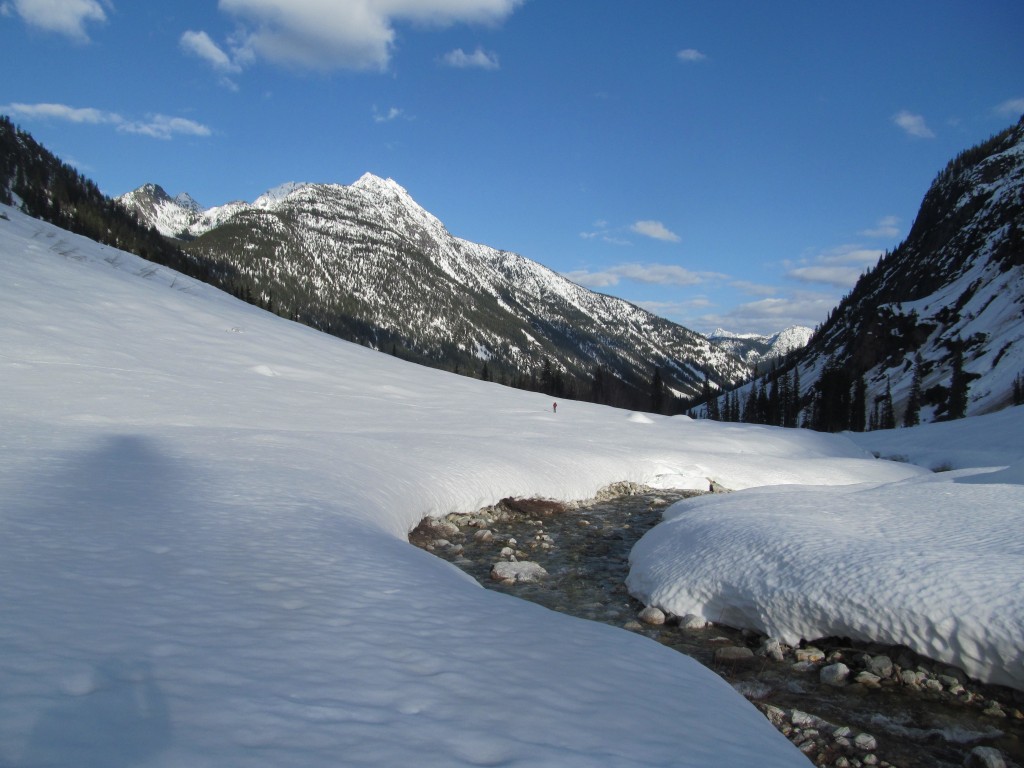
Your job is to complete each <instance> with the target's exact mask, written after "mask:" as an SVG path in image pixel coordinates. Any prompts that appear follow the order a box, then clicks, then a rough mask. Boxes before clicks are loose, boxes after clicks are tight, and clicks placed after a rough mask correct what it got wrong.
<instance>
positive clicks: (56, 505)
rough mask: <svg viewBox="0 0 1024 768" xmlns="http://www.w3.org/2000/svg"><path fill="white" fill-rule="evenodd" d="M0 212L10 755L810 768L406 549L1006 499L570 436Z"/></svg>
mask: <svg viewBox="0 0 1024 768" xmlns="http://www.w3.org/2000/svg"><path fill="white" fill-rule="evenodd" d="M4 211H5V213H6V214H7V216H8V219H7V220H3V219H0V259H2V264H3V272H4V280H2V281H0V394H2V397H0V424H2V427H3V429H2V431H0V499H2V500H3V503H2V505H0V690H2V691H3V692H4V695H3V696H2V697H0V745H2V746H0V764H14V765H19V766H41V765H48V764H67V763H75V764H79V765H117V764H121V765H129V764H131V765H151V766H171V765H182V764H188V765H192V766H214V765H217V766H220V765H225V764H230V765H245V766H250V765H251V766H262V765H267V766H272V765H273V766H279V765H282V764H301V765H304V766H320V765H323V766H336V765H338V764H339V763H341V764H345V765H352V766H383V765H396V764H403V763H408V764H417V765H439V766H440V765H446V766H447V765H496V764H503V765H531V766H534V765H541V766H543V765H552V766H554V765H558V766H576V765H578V766H592V765H622V766H629V765H638V766H639V765H647V766H650V765H674V766H678V765H682V766H687V765H691V766H705V765H716V766H748V765H752V764H757V765H762V766H784V765H785V766H791V765H792V766H796V765H805V764H806V761H805V758H804V757H803V756H802V755H801V754H800V753H799V752H798V751H797V750H796V749H795V748H794V747H792V746H791V745H790V744H789V743H788V742H787V741H786V740H785V739H784V738H783V737H782V736H781V735H780V734H778V733H777V732H776V731H775V730H774V729H773V728H772V727H771V726H770V725H769V724H768V723H767V721H766V720H765V719H764V718H763V717H762V716H761V715H760V713H758V712H757V711H756V710H755V709H754V708H753V707H751V706H750V705H749V704H748V703H747V702H746V701H744V700H743V699H742V698H741V697H740V696H739V695H738V694H736V693H735V692H734V691H733V690H732V689H731V688H730V687H729V686H728V685H726V684H725V683H724V682H722V681H721V680H720V679H719V678H717V676H715V675H714V674H713V673H711V672H709V671H707V670H705V669H704V668H703V667H701V666H700V665H698V664H696V663H695V662H693V661H692V660H690V659H689V658H687V657H684V656H681V655H679V654H677V653H675V652H674V651H671V650H668V649H665V648H663V647H661V646H660V645H658V644H656V643H652V642H650V641H648V640H646V639H645V638H642V637H639V636H635V635H632V634H630V633H627V632H623V631H619V630H616V629H613V628H609V627H605V626H600V625H593V624H590V623H588V622H583V621H579V620H576V619H573V618H570V617H566V616H561V615H558V614H554V613H551V612H549V611H546V610H544V609H541V608H539V607H537V606H534V605H531V604H528V603H523V602H521V601H518V600H514V599H510V598H507V597H505V596H503V595H500V594H496V593H492V592H487V591H485V590H483V589H480V588H479V587H478V586H477V585H476V584H475V583H474V582H472V581H471V580H470V579H468V577H466V576H464V575H463V574H462V573H461V572H459V571H457V570H456V569H454V568H453V567H451V566H450V565H448V564H446V563H443V562H441V561H440V560H437V559H435V558H432V557H431V556H429V555H427V554H426V553H424V552H421V551H419V550H417V549H415V548H414V547H412V546H411V545H409V544H408V543H407V542H406V541H405V536H406V533H407V532H408V530H410V529H411V528H412V527H413V526H414V525H416V523H418V522H419V520H420V519H421V518H422V517H423V516H425V515H428V514H431V515H441V514H444V513H447V512H451V511H467V510H472V509H476V508H478V507H480V506H483V505H485V504H489V503H493V502H495V501H497V500H498V499H500V498H502V497H504V496H509V495H520V496H531V495H537V496H547V497H551V498H557V499H564V500H567V499H581V498H587V497H590V496H592V495H593V494H594V493H595V492H596V491H597V490H598V489H599V488H601V487H602V486H604V485H607V484H608V483H611V482H614V481H618V480H632V481H636V482H641V483H647V484H650V485H653V486H656V487H669V486H674V487H695V488H706V487H707V484H708V482H709V478H710V479H714V480H715V481H717V482H719V483H721V484H722V485H724V486H726V487H729V488H733V489H742V488H750V489H752V490H749V491H745V492H743V493H736V494H732V495H730V496H727V497H718V498H716V499H709V500H708V501H707V503H708V504H709V505H714V506H715V508H716V515H717V516H718V517H720V518H721V520H722V523H723V526H724V527H723V528H722V529H721V530H722V535H721V536H720V537H719V538H721V539H724V540H726V541H727V542H729V541H732V539H733V538H734V536H733V534H732V533H731V531H733V530H734V527H731V524H730V523H729V516H730V515H731V514H732V512H730V511H729V510H730V507H729V505H730V504H737V505H739V504H740V502H741V501H742V500H743V499H745V498H750V499H760V498H762V497H763V498H777V499H779V500H782V499H785V501H786V503H785V505H775V506H774V507H769V506H768V505H758V506H761V507H762V508H763V509H766V510H769V512H766V514H768V513H770V514H779V513H780V512H782V511H785V512H786V513H787V514H790V515H792V516H794V517H796V516H799V515H806V516H807V517H806V520H805V521H804V523H805V524H808V522H807V521H810V522H809V524H810V525H817V518H816V517H814V516H815V515H820V514H821V510H820V508H819V506H818V505H816V504H815V503H814V501H815V500H822V503H826V500H827V504H830V505H831V504H833V503H834V501H835V500H836V499H839V500H843V501H842V504H845V505H848V506H847V507H843V506H840V507H839V510H840V511H841V512H842V511H843V510H844V509H845V510H847V512H844V513H843V514H842V515H841V517H842V518H843V519H847V518H852V517H853V516H854V514H855V513H856V506H855V504H861V503H867V502H868V501H870V502H871V504H874V505H876V506H877V507H878V509H877V510H876V513H875V514H877V518H878V519H877V521H876V522H875V523H873V525H877V526H883V525H894V524H893V523H892V522H891V521H888V522H887V521H886V518H885V515H884V514H883V511H882V506H883V501H882V499H881V496H880V495H876V496H873V495H872V493H873V491H872V486H878V489H877V491H876V492H875V493H877V494H882V493H883V491H884V490H885V489H891V488H896V489H900V488H906V489H907V491H906V494H907V495H909V494H911V493H912V492H921V491H920V489H927V491H928V492H929V493H932V494H933V499H934V502H935V505H936V506H942V504H944V501H943V499H944V498H945V496H944V495H943V494H944V493H945V492H946V491H951V492H952V494H953V496H956V495H957V494H960V493H968V492H973V493H975V494H979V495H977V496H974V497H971V499H972V503H984V504H988V505H989V506H995V507H999V508H1002V507H1001V506H1000V505H1005V504H1007V503H1008V502H1006V501H1005V498H1006V494H1005V493H1004V490H1003V488H1004V486H997V485H993V484H991V483H990V484H988V485H981V486H978V485H975V486H971V485H968V484H966V483H953V482H951V481H950V482H948V483H945V485H943V484H942V483H941V482H940V481H938V480H933V479H932V478H931V476H930V475H928V474H927V472H926V470H924V469H921V468H919V467H916V466H914V465H912V464H906V463H892V462H886V461H878V460H875V459H873V458H872V457H871V456H870V455H869V454H868V453H867V452H866V451H865V450H864V449H862V448H860V447H858V446H857V445H856V444H855V443H854V442H853V441H852V440H851V439H850V438H849V437H847V436H837V435H821V434H816V433H810V432H799V431H787V430H780V429H772V428H761V427H749V426H740V425H723V424H714V423H709V422H695V421H690V420H689V419H686V418H679V417H677V418H663V417H654V416H650V417H645V418H644V419H630V414H628V413H626V412H623V411H618V410H614V409H608V408H603V407H599V406H593V405H588V404H583V403H572V402H564V403H561V402H560V403H559V405H560V407H559V409H558V413H557V414H552V413H551V402H550V399H549V398H545V397H541V396H538V395H533V394H530V393H524V392H519V391H515V390H511V389H507V388H503V387H500V386H496V385H491V384H482V383H480V382H476V381H472V380H469V379H465V378H460V377H456V376H451V375H449V374H444V373H441V372H437V371H432V370H428V369H424V368H420V367H416V366H411V365H409V364H406V363H403V362H401V361H398V360H395V359H393V358H391V357H390V356H388V355H382V354H379V353H376V352H373V351H371V350H367V349H363V348H361V347H357V346H353V345H351V344H346V343H344V342H340V341H338V340H335V339H331V338H329V337H326V336H323V335H321V334H318V333H316V332H313V331H311V330H309V329H306V328H303V327H301V326H298V325H295V324H292V323H289V322H287V321H284V320H281V319H279V318H275V317H272V316H270V315H268V314H267V313H264V312H261V311H259V310H257V309H255V308H253V307H249V306H247V305H244V304H241V303H239V302H236V301H234V300H233V299H231V298H230V297H228V296H226V295H224V294H221V293H219V292H217V291H214V290H212V289H210V288H209V287H207V286H203V285H200V284H198V283H195V282H193V281H191V280H188V279H186V278H183V277H181V276H180V275H175V274H174V273H172V272H169V271H167V270H164V269H162V268H158V269H154V267H153V265H151V264H147V263H145V262H142V261H140V260H138V259H136V258H135V257H133V256H130V255H128V254H122V253H119V252H117V251H114V250H113V249H109V248H104V247H101V246H98V245H96V244H95V243H91V242H90V241H87V240H84V239H82V238H78V237H76V236H74V235H71V234H69V233H67V232H63V231H61V230H57V229H54V228H52V227H49V226H48V225H45V224H43V223H40V222H38V221H35V220H32V219H28V218H26V217H24V216H22V215H21V214H19V213H18V212H16V211H14V210H12V209H9V208H5V209H4ZM993 477H994V476H993ZM780 483H787V484H794V485H792V486H791V487H789V488H788V489H783V490H776V491H774V492H769V491H768V490H766V489H765V490H754V489H756V488H757V487H759V486H766V485H777V484H780ZM933 483H935V485H934V486H933V485H932V484H933ZM796 484H800V485H801V486H808V485H827V484H862V485H857V486H856V487H851V488H844V489H836V491H835V495H834V496H830V495H828V494H829V491H828V490H827V489H823V488H802V487H797V485H796ZM879 484H888V485H879ZM915 488H917V489H918V491H913V489H915ZM966 489H973V491H968V490H966ZM985 494H987V495H985ZM900 498H902V497H900ZM965 498H966V497H965ZM1013 498H1016V497H1013ZM854 500H856V501H854ZM860 500H864V501H863V502H862V501H860ZM711 508H712V507H709V509H711ZM683 517H685V515H684V516H682V517H681V518H680V519H683ZM970 519H971V518H970V517H969V516H964V520H965V522H964V526H965V527H966V528H970V525H969V521H970ZM1003 519H1004V521H1005V522H1006V524H1009V523H1011V522H1013V518H1012V516H1010V515H1009V514H1008V513H1007V515H1006V516H1004V518H1003ZM940 522H941V520H940ZM676 524H678V523H677V521H673V522H671V523H669V524H667V525H665V526H660V527H659V528H658V529H656V531H659V530H662V529H665V530H666V531H670V530H672V526H673V525H676ZM930 524H931V523H929V525H930ZM844 525H846V528H844V530H850V529H855V528H856V526H855V525H854V522H853V520H852V519H849V520H847V522H846V523H845V524H844ZM950 525H951V523H950ZM793 526H794V527H799V521H795V522H794V523H793ZM769 529H772V530H775V531H779V530H782V531H786V530H787V529H786V528H785V527H784V526H781V525H780V524H778V523H774V524H771V525H769V522H767V521H764V522H763V524H762V525H761V531H762V533H758V534H756V539H755V541H756V543H758V544H760V545H763V547H764V549H763V550H762V551H763V552H765V557H766V556H767V551H769V549H770V548H771V547H775V546H781V545H782V544H785V543H786V542H785V537H782V541H781V542H780V540H779V538H778V537H773V536H771V535H769V533H767V532H765V531H768V530H769ZM941 530H942V531H943V532H947V531H948V530H949V529H948V526H947V528H943V529H941ZM970 530H973V529H970ZM1016 530H1018V531H1019V530H1020V526H1019V525H1018V526H1017V528H1016ZM869 531H870V528H869V530H868V531H866V532H864V536H865V537H867V536H868V533H869ZM986 531H988V533H986ZM990 532H991V529H989V528H986V529H983V530H982V529H979V532H972V533H970V536H972V537H974V538H973V539H972V540H974V541H976V542H980V544H979V546H982V545H984V546H989V544H991V545H992V549H993V551H994V550H995V543H994V542H991V541H990V539H989V538H988V536H989V535H990ZM1004 538H1006V537H1004ZM986 542H987V543H986ZM1011 543H1012V542H1011ZM797 544H799V541H798V542H797ZM1001 545H1004V546H1009V545H1008V544H1007V543H1006V542H1002V544H1001ZM681 546H682V545H679V546H677V545H673V546H671V547H669V548H668V549H667V550H665V551H664V552H663V560H662V561H661V564H660V567H661V568H662V569H665V570H664V572H665V573H666V574H668V575H671V573H670V569H671V567H672V565H673V563H674V561H675V560H677V559H678V558H679V557H681V556H684V555H685V554H686V551H685V549H681V548H680V547H681ZM795 549H800V547H799V546H796V547H795ZM782 551H785V552H786V553H787V556H788V550H782ZM850 551H851V550H847V549H845V548H843V547H842V546H841V545H840V543H839V542H837V543H836V544H835V551H834V552H830V553H829V556H830V557H831V556H834V557H836V558H837V561H843V556H844V554H847V553H849V552H850ZM852 551H854V552H856V550H855V549H854V550H852ZM812 554H813V553H808V554H806V555H804V557H806V558H807V561H808V563H806V564H804V565H800V563H801V562H802V561H801V560H800V559H799V558H796V557H794V558H793V559H792V562H794V563H796V564H797V566H798V567H797V570H796V573H797V577H796V578H797V579H798V583H799V584H804V583H805V582H806V581H808V580H810V578H811V577H810V576H809V575H808V573H809V572H810V567H811V566H810V564H809V562H810V561H811V560H813V557H812ZM953 555H959V550H957V551H955V552H953ZM659 557H662V555H659ZM723 557H724V555H723ZM849 559H850V558H848V557H847V558H846V560H849ZM1018 559H1019V558H1018ZM638 562H641V563H642V562H652V563H653V560H652V559H651V558H646V557H645V558H641V561H638ZM823 562H824V564H825V565H826V566H828V565H829V563H830V561H826V560H823V559H821V558H819V560H818V563H819V566H820V565H821V564H822V563H823ZM1018 567H1019V566H1018ZM1008 570H1012V568H1011V569H1008ZM780 573H781V574H782V575H781V576H780V577H779V578H780V579H782V578H783V577H785V575H786V574H785V569H782V570H781V571H780ZM958 573H959V571H958ZM1018 573H1019V571H1018ZM857 578H861V576H857ZM865 578H866V577H865ZM909 578H913V574H912V573H909V574H908V579H909ZM925 586H926V587H928V588H929V589H930V588H931V587H932V586H933V585H932V584H931V582H930V581H928V582H925ZM674 588H676V589H678V586H677V585H676V586H675V587H674ZM908 589H909V587H908ZM762 594H763V591H761V592H759V591H757V590H756V589H754V590H753V591H751V593H750V595H749V596H747V598H748V601H749V602H751V603H754V602H756V599H757V598H758V597H759V596H760V595H762ZM741 596H742V595H741ZM921 602H923V603H924V604H925V606H926V607H927V606H930V605H932V601H931V600H923V601H921ZM1002 605H1003V604H1002V603H999V604H994V605H993V606H992V607H993V608H998V607H1001V606H1002ZM830 606H831V609H832V610H833V611H834V612H835V613H837V614H838V613H840V611H845V608H846V606H843V605H840V604H839V602H838V600H837V601H836V602H835V603H833V604H830ZM1011 608H1012V606H1011ZM1014 610H1015V609H1014ZM753 611H754V609H753V608H751V609H750V610H749V611H748V612H750V613H753ZM843 615H846V614H843ZM1012 618H1013V614H1012V613H1011V614H1009V615H1008V616H1007V617H1006V620H1007V621H1010V620H1011V619H1012ZM813 619H814V614H812V616H811V618H810V619H808V618H806V617H803V618H801V620H802V621H806V622H808V623H813V622H812V620H813ZM914 620H915V621H916V620H917V619H914ZM1019 625H1020V622H1019V621H1018V626H1019ZM1017 647H1018V648H1019V647H1020V645H1019V644H1018V646H1017ZM983 650H988V646H987V645H986V646H984V648H983Z"/></svg>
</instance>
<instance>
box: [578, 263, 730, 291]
mask: <svg viewBox="0 0 1024 768" xmlns="http://www.w3.org/2000/svg"><path fill="white" fill-rule="evenodd" d="M565 276H566V277H567V278H568V279H570V280H572V281H573V282H574V283H579V284H580V285H585V286H587V287H588V288H609V287H611V286H614V285H618V284H619V283H620V282H622V281H623V280H632V281H634V282H637V283H646V284H649V285H674V286H682V285H699V284H700V283H705V282H707V281H709V280H716V279H723V280H724V279H728V278H727V276H726V275H722V274H719V273H717V272H693V271H691V270H689V269H686V268H685V267H681V266H679V265H678V264H637V263H627V264H617V265H615V266H613V267H608V268H607V269H602V270H599V271H590V270H577V271H575V272H567V273H565Z"/></svg>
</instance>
